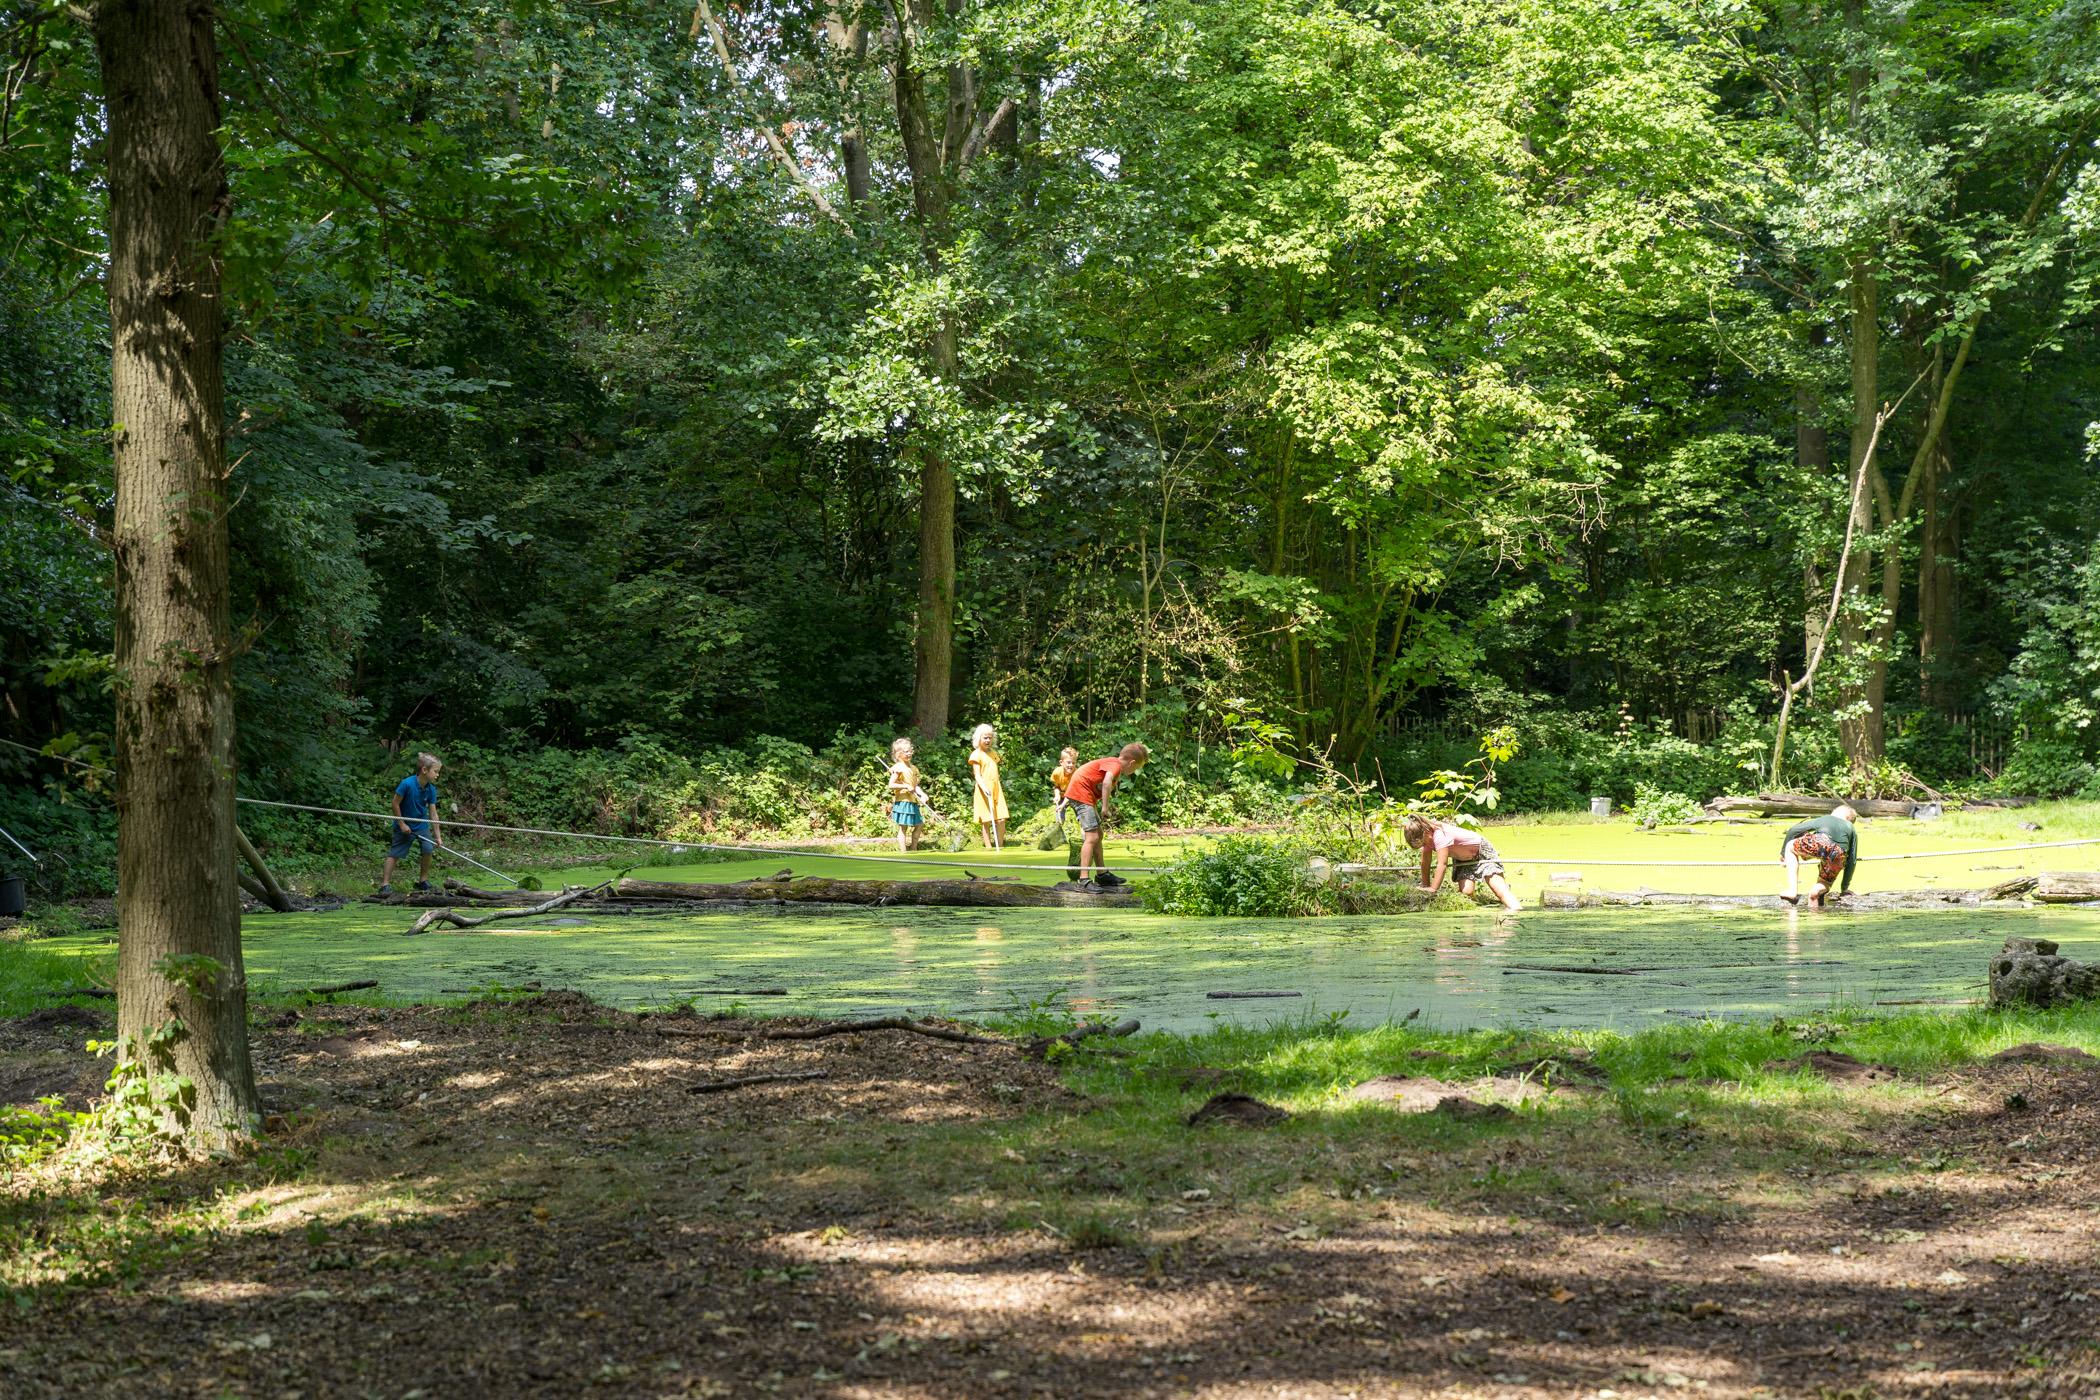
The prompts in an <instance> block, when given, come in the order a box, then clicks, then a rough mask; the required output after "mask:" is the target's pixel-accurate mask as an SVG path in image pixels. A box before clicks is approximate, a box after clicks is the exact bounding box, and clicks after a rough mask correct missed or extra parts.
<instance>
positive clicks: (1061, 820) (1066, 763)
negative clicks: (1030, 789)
mask: <svg viewBox="0 0 2100 1400" xmlns="http://www.w3.org/2000/svg"><path fill="white" fill-rule="evenodd" d="M1078 771H1079V750H1077V749H1074V748H1067V749H1065V750H1064V751H1063V752H1061V753H1060V754H1058V756H1057V766H1056V767H1055V768H1053V769H1051V770H1050V786H1051V787H1053V788H1055V789H1057V796H1056V797H1055V798H1053V799H1052V800H1051V803H1050V806H1051V809H1052V810H1054V811H1055V812H1056V813H1057V824H1058V825H1059V826H1063V825H1064V824H1065V789H1066V788H1067V787H1070V786H1071V783H1072V775H1073V774H1074V773H1076V772H1078Z"/></svg>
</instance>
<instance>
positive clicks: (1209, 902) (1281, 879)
mask: <svg viewBox="0 0 2100 1400" xmlns="http://www.w3.org/2000/svg"><path fill="white" fill-rule="evenodd" d="M1138 897H1139V898H1140V899H1142V900H1143V901H1144V903H1145V907H1146V908H1147V909H1150V910H1151V911H1152V912H1153V913H1155V914H1182V915H1187V916H1190V917H1193V918H1243V919H1258V918H1289V917H1294V916H1297V915H1301V914H1316V913H1325V912H1330V911H1329V910H1328V908H1327V907H1326V904H1327V901H1326V899H1325V898H1324V895H1323V891H1322V888H1321V887H1320V886H1319V885H1317V884H1315V883H1314V881H1313V878H1312V872H1311V869H1310V868H1309V866H1308V864H1307V862H1306V859H1305V857H1304V855H1303V854H1302V853H1301V852H1300V851H1299V850H1298V849H1297V847H1296V845H1295V843H1292V842H1288V841H1282V840H1274V839H1271V838H1268V837H1261V836H1227V837H1225V838H1223V839H1222V840H1220V841H1219V842H1218V843H1217V845H1216V846H1214V847H1212V848H1211V849H1210V850H1208V851H1205V852H1203V853H1202V854H1200V855H1195V856H1191V857H1189V858H1188V859H1187V860H1184V861H1181V862H1179V863H1177V864H1175V865H1172V866H1170V867H1168V868H1167V869H1166V870H1164V871H1162V872H1160V873H1159V874H1158V875H1156V876H1154V877H1153V878H1151V879H1149V880H1143V881H1140V882H1139V884H1138Z"/></svg>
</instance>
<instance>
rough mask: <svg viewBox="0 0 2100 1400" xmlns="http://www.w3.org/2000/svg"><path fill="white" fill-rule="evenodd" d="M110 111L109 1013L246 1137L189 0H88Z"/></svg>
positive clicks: (251, 1096) (203, 1119)
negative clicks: (113, 990) (112, 716)
mask: <svg viewBox="0 0 2100 1400" xmlns="http://www.w3.org/2000/svg"><path fill="white" fill-rule="evenodd" d="M93 27H94V34H95V46H96V50H97V52H98V54H99V56H100V58H101V66H102V83H103V92H104V99H105V103H106V107H107V112H108V123H109V127H108V138H107V152H108V165H109V249H110V262H109V311H110V341H111V357H110V400H111V408H112V415H113V418H114V422H115V427H116V434H115V457H116V483H117V504H116V519H115V526H114V528H113V530H112V532H111V549H112V554H113V556H114V559H115V566H116V677H117V685H116V698H117V725H116V756H117V772H118V778H117V794H118V796H117V806H118V829H117V886H118V895H117V918H118V924H119V927H120V929H121V933H120V935H119V940H118V952H117V1031H118V1039H119V1041H120V1044H121V1046H122V1048H121V1049H120V1051H119V1054H120V1056H121V1057H122V1061H123V1062H124V1063H127V1064H130V1065H136V1066H140V1067H142V1068H143V1069H144V1071H145V1072H146V1074H147V1075H148V1076H149V1077H150V1078H151V1079H152V1080H154V1081H156V1084H157V1087H159V1088H162V1089H164V1090H165V1089H172V1088H173V1087H174V1081H176V1080H177V1079H186V1080H188V1082H189V1085H190V1088H189V1090H188V1091H187V1092H184V1093H181V1094H179V1095H173V1096H171V1102H172V1103H173V1104H174V1107H172V1108H171V1110H170V1119H171V1122H170V1126H171V1127H173V1128H177V1129H179V1130H180V1132H181V1133H182V1135H183V1137H184V1138H185V1139H186V1141H187V1142H188V1143H189V1145H190V1146H191V1147H192V1148H193V1149H197V1150H219V1149H224V1148H227V1147H231V1146H233V1145H235V1144H236V1143H238V1142H240V1141H241V1140H243V1139H245V1138H247V1137H249V1136H251V1135H252V1134H253V1132H254V1131H255V1127H256V1125H257V1123H258V1122H259V1119H260V1105H259V1103H258V1100H257V1098H256V1093H255V1074H254V1070H253V1068H252V1066H251V1065H250V1062H249V1058H248V1021H247V992H248V984H247V976H246V972H245V970H244V969H243V967H242V964H241V905H240V886H239V883H238V881H237V880H236V877H235V841H234V813H233V772H234V757H233V670H232V662H233V646H232V632H231V625H230V602H229V596H228V572H229V562H228V546H227V537H226V510H227V499H226V474H227V473H226V466H225V390H224V385H223V382H222V380H221V377H220V375H221V352H222V349H223V343H224V335H225V332H224V322H223V316H222V312H221V301H220V294H219V270H218V265H217V262H216V261H215V258H216V250H215V249H214V248H213V247H212V243H213V240H214V239H215V238H216V237H217V236H218V235H219V233H220V232H221V230H223V229H224V227H225V224H226V220H227V217H228V213H229V210H230V207H231V197H230V195H229V192H228V190H227V184H226V170H225V165H224V162H223V160H222V159H221V155H220V151H219V144H218V134H217V133H218V130H219V127H220V124H221V122H220V113H219V88H218V48H217V40H216V36H215V33H214V30H213V9H212V7H211V6H210V5H209V4H206V3H203V0H103V3H101V4H99V5H97V6H96V7H95V10H94V16H93Z"/></svg>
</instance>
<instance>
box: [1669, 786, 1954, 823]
mask: <svg viewBox="0 0 2100 1400" xmlns="http://www.w3.org/2000/svg"><path fill="white" fill-rule="evenodd" d="M1840 805H1843V806H1848V807H1850V808H1852V810H1853V811H1855V812H1858V813H1859V814H1860V815H1861V816H1863V817H1907V816H1909V815H1911V813H1912V812H1913V811H1915V810H1916V809H1917V806H1918V804H1917V803H1915V802H1911V801H1909V800H1907V799H1905V800H1892V799H1889V798H1883V797H1860V798H1854V799H1852V800H1851V801H1849V802H1845V803H1842V804H1841V803H1840V802H1839V800H1838V799H1837V798H1835V797H1810V796H1808V795H1807V794H1805V793H1798V792H1761V793H1759V794H1758V795H1757V796H1755V797H1716V798H1714V799H1713V800H1711V801H1710V802H1708V803H1707V804H1706V810H1707V811H1709V812H1712V813H1713V814H1714V815H1716V816H1720V815H1722V814H1723V813H1727V812H1754V813H1756V814H1757V815H1758V816H1761V817H1821V816H1827V815H1829V814H1830V813H1832V812H1835V811H1836V810H1837V809H1838V807H1839V806H1840Z"/></svg>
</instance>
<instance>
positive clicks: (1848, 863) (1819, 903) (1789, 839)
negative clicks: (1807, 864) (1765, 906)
mask: <svg viewBox="0 0 2100 1400" xmlns="http://www.w3.org/2000/svg"><path fill="white" fill-rule="evenodd" d="M1858 820H1859V813H1858V812H1855V811H1854V810H1852V808H1850V807H1844V806H1840V807H1839V808H1837V809H1836V810H1835V811H1833V812H1832V813H1831V814H1830V815H1829V816H1827V817H1810V818H1809V819H1808V820H1807V821H1805V822H1796V823H1794V824H1793V825H1792V826H1790V827H1788V828H1787V829H1786V835H1785V836H1783V837H1781V838H1780V842H1781V844H1780V848H1779V858H1780V860H1781V862H1782V863H1784V864H1785V866H1786V893H1785V894H1783V895H1781V896H1779V897H1780V898H1781V899H1783V900H1785V901H1786V902H1787V903H1789V904H1798V903H1800V902H1801V862H1803V861H1805V860H1808V861H1814V862H1815V864H1816V887H1815V889H1814V890H1813V891H1812V892H1811V893H1810V894H1809V896H1808V907H1809V908H1811V909H1821V908H1822V907H1823V900H1824V898H1825V897H1826V896H1827V895H1828V894H1829V893H1830V887H1831V886H1832V885H1834V884H1837V883H1838V877H1839V875H1840V873H1842V874H1843V876H1844V884H1843V885H1841V886H1839V889H1838V893H1839V894H1840V895H1847V894H1850V893H1852V867H1853V866H1855V865H1858V864H1859V828H1858V827H1856V826H1854V825H1853V823H1854V822H1856V821H1858Z"/></svg>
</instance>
